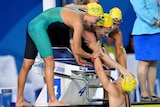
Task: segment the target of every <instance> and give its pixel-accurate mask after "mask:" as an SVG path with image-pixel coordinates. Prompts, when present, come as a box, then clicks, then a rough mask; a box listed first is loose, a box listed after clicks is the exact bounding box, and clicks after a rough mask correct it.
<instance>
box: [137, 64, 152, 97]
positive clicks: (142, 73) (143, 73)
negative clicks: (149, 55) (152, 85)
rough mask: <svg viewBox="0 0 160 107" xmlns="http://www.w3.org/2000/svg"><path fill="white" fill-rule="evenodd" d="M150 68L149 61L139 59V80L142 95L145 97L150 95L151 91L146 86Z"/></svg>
mask: <svg viewBox="0 0 160 107" xmlns="http://www.w3.org/2000/svg"><path fill="white" fill-rule="evenodd" d="M148 70H149V62H147V61H139V63H138V69H137V75H138V81H139V85H140V90H141V96H143V97H146V96H149V93H148V91H147V88H146V81H147V76H148Z"/></svg>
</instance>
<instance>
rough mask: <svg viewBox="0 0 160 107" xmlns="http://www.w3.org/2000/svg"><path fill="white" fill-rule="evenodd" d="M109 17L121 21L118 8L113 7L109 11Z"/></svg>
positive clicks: (120, 13)
mask: <svg viewBox="0 0 160 107" xmlns="http://www.w3.org/2000/svg"><path fill="white" fill-rule="evenodd" d="M109 15H110V16H111V17H112V18H113V19H116V20H117V21H120V20H122V12H121V10H120V9H119V8H117V7H114V8H112V9H111V10H110V11H109Z"/></svg>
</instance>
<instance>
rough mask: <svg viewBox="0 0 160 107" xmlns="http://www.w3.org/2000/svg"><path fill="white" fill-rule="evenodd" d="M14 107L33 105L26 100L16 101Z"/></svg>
mask: <svg viewBox="0 0 160 107" xmlns="http://www.w3.org/2000/svg"><path fill="white" fill-rule="evenodd" d="M16 107H34V105H32V104H30V103H28V102H26V101H22V102H16Z"/></svg>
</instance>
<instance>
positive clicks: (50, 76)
mask: <svg viewBox="0 0 160 107" xmlns="http://www.w3.org/2000/svg"><path fill="white" fill-rule="evenodd" d="M44 62H45V65H46V69H45V82H46V84H47V89H48V93H49V106H64V104H63V103H61V102H59V101H58V100H57V99H56V96H55V93H54V84H53V83H54V82H53V81H54V69H53V68H54V59H53V57H52V56H48V57H46V58H44Z"/></svg>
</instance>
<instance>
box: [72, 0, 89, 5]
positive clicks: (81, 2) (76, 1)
mask: <svg viewBox="0 0 160 107" xmlns="http://www.w3.org/2000/svg"><path fill="white" fill-rule="evenodd" d="M73 3H74V4H78V5H84V4H87V0H73Z"/></svg>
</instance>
